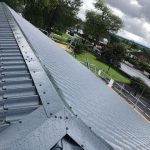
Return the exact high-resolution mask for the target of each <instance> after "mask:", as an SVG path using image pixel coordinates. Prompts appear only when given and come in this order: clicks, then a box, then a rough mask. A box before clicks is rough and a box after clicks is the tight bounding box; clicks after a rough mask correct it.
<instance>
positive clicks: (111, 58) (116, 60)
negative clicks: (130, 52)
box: [102, 43, 126, 71]
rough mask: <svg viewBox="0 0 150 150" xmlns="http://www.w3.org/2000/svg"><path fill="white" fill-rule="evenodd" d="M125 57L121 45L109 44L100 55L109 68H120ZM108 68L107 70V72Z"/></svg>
mask: <svg viewBox="0 0 150 150" xmlns="http://www.w3.org/2000/svg"><path fill="white" fill-rule="evenodd" d="M125 57H126V49H125V46H124V44H122V43H113V44H112V43H111V44H109V45H108V46H107V49H106V50H105V52H104V53H103V55H102V58H103V59H104V61H106V63H107V64H108V65H109V66H113V67H116V68H118V67H120V65H121V62H122V61H123V60H124V59H125ZM109 69H110V67H109V68H108V71H109Z"/></svg>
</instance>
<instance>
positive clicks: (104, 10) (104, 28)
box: [84, 0, 123, 40]
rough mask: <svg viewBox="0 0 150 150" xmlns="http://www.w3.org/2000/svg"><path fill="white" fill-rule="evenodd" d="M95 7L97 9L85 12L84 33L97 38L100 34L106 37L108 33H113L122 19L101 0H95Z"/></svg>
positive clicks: (121, 23)
mask: <svg viewBox="0 0 150 150" xmlns="http://www.w3.org/2000/svg"><path fill="white" fill-rule="evenodd" d="M95 8H96V9H97V11H88V12H87V13H86V21H85V25H84V33H85V34H87V35H90V36H92V37H94V38H96V39H97V40H99V37H100V36H101V37H107V36H109V33H115V32H117V31H118V30H119V29H120V28H121V27H122V26H123V22H122V20H121V19H120V18H119V17H118V16H116V15H114V14H113V13H112V11H111V10H110V9H109V8H108V7H107V6H106V5H105V4H104V3H103V2H101V0H97V2H96V3H95Z"/></svg>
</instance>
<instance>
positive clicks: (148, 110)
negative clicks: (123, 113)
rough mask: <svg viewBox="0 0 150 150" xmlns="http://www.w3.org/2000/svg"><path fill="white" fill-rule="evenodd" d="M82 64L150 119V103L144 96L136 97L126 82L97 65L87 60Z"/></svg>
mask: <svg viewBox="0 0 150 150" xmlns="http://www.w3.org/2000/svg"><path fill="white" fill-rule="evenodd" d="M82 64H83V65H85V66H86V67H87V68H88V69H90V70H91V71H92V72H94V73H95V74H96V75H97V76H99V77H100V78H101V79H102V80H103V81H104V82H105V83H106V84H108V85H109V86H110V87H112V89H113V90H115V91H116V92H117V93H118V94H119V95H121V96H122V97H123V98H124V99H125V100H126V101H127V102H128V103H130V104H131V105H132V106H133V108H136V109H138V110H139V111H140V112H141V113H142V114H143V115H144V116H145V117H146V118H147V119H149V120H150V105H149V104H147V103H146V102H145V101H144V98H143V97H142V96H141V95H140V96H139V97H136V96H135V95H134V94H133V93H131V91H130V90H128V89H127V88H126V86H125V85H124V84H121V83H118V82H116V81H114V80H113V79H112V78H111V76H110V75H108V73H107V72H105V71H103V70H99V69H98V68H97V67H96V65H94V64H90V63H89V62H88V61H87V60H86V61H84V62H82Z"/></svg>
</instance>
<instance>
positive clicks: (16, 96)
mask: <svg viewBox="0 0 150 150" xmlns="http://www.w3.org/2000/svg"><path fill="white" fill-rule="evenodd" d="M11 18H12V15H11V14H10V13H9V12H8V11H7V10H6V8H5V7H3V6H2V5H0V131H1V130H3V129H4V128H5V127H7V126H9V125H10V124H11V123H14V122H15V121H19V120H21V119H22V118H23V117H24V116H26V115H27V114H29V113H31V112H32V111H34V110H35V109H37V108H38V107H39V105H40V99H39V96H38V93H37V91H36V88H35V85H34V83H33V80H32V78H31V75H30V73H29V70H28V67H27V65H26V63H25V60H24V58H23V56H22V53H21V51H20V48H19V47H18V44H17V42H16V39H15V37H14V34H13V31H12V29H11V27H10V23H11V22H9V21H8V20H10V19H11ZM12 24H13V22H12Z"/></svg>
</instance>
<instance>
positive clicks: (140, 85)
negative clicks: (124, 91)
mask: <svg viewBox="0 0 150 150" xmlns="http://www.w3.org/2000/svg"><path fill="white" fill-rule="evenodd" d="M130 86H131V87H132V88H133V89H134V90H135V91H136V92H137V93H142V92H143V90H144V93H143V96H144V97H145V98H148V99H149V98H150V87H149V86H148V85H147V84H146V83H145V82H144V81H143V80H141V79H140V78H136V77H134V78H132V79H131V83H130Z"/></svg>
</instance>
